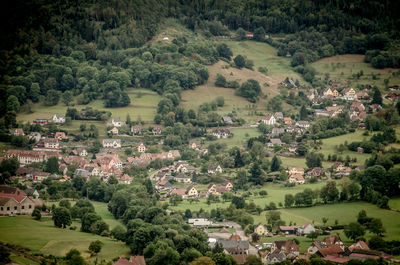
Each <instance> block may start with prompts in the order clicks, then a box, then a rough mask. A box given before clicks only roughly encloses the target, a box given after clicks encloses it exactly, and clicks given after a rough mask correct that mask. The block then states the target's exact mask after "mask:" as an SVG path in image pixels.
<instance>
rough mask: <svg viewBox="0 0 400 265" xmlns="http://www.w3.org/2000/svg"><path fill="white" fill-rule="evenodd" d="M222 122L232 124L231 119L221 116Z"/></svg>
mask: <svg viewBox="0 0 400 265" xmlns="http://www.w3.org/2000/svg"><path fill="white" fill-rule="evenodd" d="M222 122H224V123H226V124H233V121H232V118H231V117H229V116H222Z"/></svg>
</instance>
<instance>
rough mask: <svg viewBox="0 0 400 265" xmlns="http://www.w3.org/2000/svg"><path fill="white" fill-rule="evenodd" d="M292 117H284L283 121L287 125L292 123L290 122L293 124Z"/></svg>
mask: <svg viewBox="0 0 400 265" xmlns="http://www.w3.org/2000/svg"><path fill="white" fill-rule="evenodd" d="M292 122H293V121H292V118H290V117H284V118H283V123H284V124H285V125H290V124H292Z"/></svg>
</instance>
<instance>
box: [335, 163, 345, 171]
mask: <svg viewBox="0 0 400 265" xmlns="http://www.w3.org/2000/svg"><path fill="white" fill-rule="evenodd" d="M343 169H344V165H343V163H342V162H339V161H337V162H335V163H334V164H333V165H332V170H333V171H340V170H343Z"/></svg>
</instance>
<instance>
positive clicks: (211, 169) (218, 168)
mask: <svg viewBox="0 0 400 265" xmlns="http://www.w3.org/2000/svg"><path fill="white" fill-rule="evenodd" d="M217 173H222V167H221V166H220V165H210V166H209V167H208V174H217Z"/></svg>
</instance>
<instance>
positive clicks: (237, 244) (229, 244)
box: [218, 239, 250, 250]
mask: <svg viewBox="0 0 400 265" xmlns="http://www.w3.org/2000/svg"><path fill="white" fill-rule="evenodd" d="M218 243H221V244H222V246H223V248H225V249H233V248H235V249H243V250H247V249H249V246H250V244H249V241H244V240H225V239H221V240H218Z"/></svg>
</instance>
